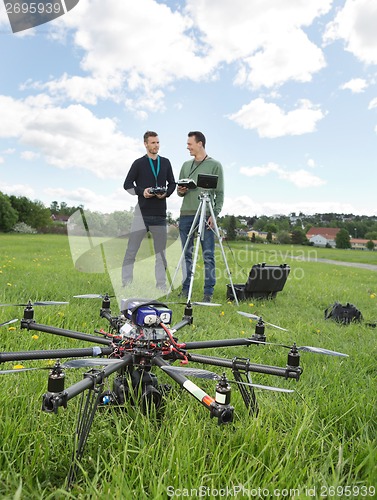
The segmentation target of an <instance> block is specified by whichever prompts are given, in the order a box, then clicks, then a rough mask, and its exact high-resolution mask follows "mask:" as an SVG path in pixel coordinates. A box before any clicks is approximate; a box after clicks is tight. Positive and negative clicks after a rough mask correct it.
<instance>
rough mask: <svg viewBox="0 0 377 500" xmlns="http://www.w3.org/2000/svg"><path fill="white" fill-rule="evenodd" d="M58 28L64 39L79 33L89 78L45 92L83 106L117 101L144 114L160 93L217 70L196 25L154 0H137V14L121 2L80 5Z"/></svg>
mask: <svg viewBox="0 0 377 500" xmlns="http://www.w3.org/2000/svg"><path fill="white" fill-rule="evenodd" d="M58 26H59V29H58V33H59V37H60V38H64V36H63V35H62V30H63V28H64V27H66V28H68V29H72V30H74V43H75V45H76V47H77V48H78V49H79V50H80V52H81V53H82V54H83V55H82V59H81V67H82V69H83V71H84V72H86V73H87V76H82V77H79V76H69V75H64V76H63V77H61V78H59V79H55V80H51V81H49V82H48V83H47V84H45V85H44V86H43V87H42V88H49V89H50V90H51V92H53V93H55V94H60V95H64V94H65V95H66V96H67V97H69V98H70V99H74V100H76V101H79V102H86V103H90V104H93V103H96V102H97V99H99V98H103V99H107V98H112V99H115V100H117V101H120V100H124V101H125V102H126V105H127V106H130V107H131V109H132V110H135V111H136V112H137V111H138V110H142V111H145V110H144V108H143V107H145V106H146V104H147V105H149V106H150V105H151V101H153V104H154V106H156V102H157V100H156V98H155V96H153V92H154V91H155V90H156V89H159V88H162V87H164V86H166V85H169V84H170V83H173V82H175V81H176V80H179V79H191V80H194V81H200V80H202V79H205V78H207V77H208V76H209V75H210V74H211V73H212V71H213V69H214V67H213V65H211V63H210V61H209V59H208V58H207V57H206V56H205V55H204V56H203V53H202V48H203V47H202V44H201V43H200V42H199V41H198V40H197V39H196V38H195V36H193V35H192V32H191V31H190V30H191V29H192V27H193V26H192V20H191V19H190V18H189V17H188V16H186V15H182V14H181V13H180V12H179V11H176V12H173V11H172V10H171V9H170V8H169V7H168V6H167V5H165V4H163V3H159V2H156V1H154V0H138V1H137V2H134V3H133V5H132V8H130V7H129V5H128V4H127V2H119V1H118V0H107V1H106V4H105V5H104V3H103V1H102V0H91V1H90V2H89V1H88V0H81V1H80V4H79V5H78V6H77V7H76V8H75V15H74V16H68V15H67V16H62V17H61V18H60V19H59V20H58ZM59 30H60V31H59ZM80 93H81V94H80ZM81 95H82V97H80V96H81ZM131 95H132V97H130V96H131ZM148 111H150V110H148ZM152 111H155V109H152Z"/></svg>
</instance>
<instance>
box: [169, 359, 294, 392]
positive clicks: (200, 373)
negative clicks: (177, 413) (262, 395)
mask: <svg viewBox="0 0 377 500" xmlns="http://www.w3.org/2000/svg"><path fill="white" fill-rule="evenodd" d="M161 368H162V370H164V371H165V372H167V373H169V372H179V373H181V374H182V375H185V376H187V377H190V376H191V377H196V378H205V379H209V380H221V378H222V377H221V376H220V375H218V374H217V373H214V372H211V371H209V370H203V369H201V368H185V367H182V366H161ZM227 382H229V383H231V384H241V385H248V386H250V387H254V388H256V389H264V390H267V391H275V392H289V393H290V392H294V391H293V390H292V389H283V388H281V387H272V386H270V385H260V384H253V383H249V382H238V381H237V380H227Z"/></svg>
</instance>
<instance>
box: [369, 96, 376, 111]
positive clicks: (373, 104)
mask: <svg viewBox="0 0 377 500" xmlns="http://www.w3.org/2000/svg"><path fill="white" fill-rule="evenodd" d="M374 108H377V97H375V98H374V99H372V100H371V101H370V103H369V105H368V109H374Z"/></svg>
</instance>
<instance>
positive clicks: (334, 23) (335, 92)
mask: <svg viewBox="0 0 377 500" xmlns="http://www.w3.org/2000/svg"><path fill="white" fill-rule="evenodd" d="M376 26H377V2H376V1H375V0H352V1H350V0H334V1H331V0H263V1H262V2H261V1H260V0H248V1H245V0H231V1H230V0H216V2H215V1H214V0H187V1H182V2H178V1H163V0H159V1H155V0H137V1H135V0H134V1H130V0H122V1H119V0H106V1H104V0H80V2H79V3H78V5H77V6H76V7H75V8H73V9H72V10H71V11H69V12H68V13H67V14H66V15H63V16H62V17H60V18H58V19H56V20H54V21H51V22H49V23H47V24H44V25H41V26H39V27H37V28H33V29H29V30H25V31H23V32H20V33H19V34H13V33H12V31H11V28H10V25H9V21H8V18H7V15H6V12H5V7H4V4H3V3H0V58H1V73H0V117H1V119H0V191H2V192H4V193H6V194H9V195H10V194H14V195H17V196H20V195H25V196H27V197H28V198H30V199H32V200H41V201H42V202H43V203H44V204H45V205H46V206H49V204H50V203H51V202H52V201H54V200H56V201H59V202H61V201H65V202H66V203H68V205H80V204H81V205H84V207H85V208H86V209H89V210H95V211H100V212H104V213H106V212H112V211H114V210H128V209H129V208H130V207H132V206H134V205H135V204H136V200H135V198H134V197H131V196H130V195H129V194H127V193H126V192H125V191H124V190H123V181H124V178H125V176H126V174H127V172H128V169H129V167H130V166H131V163H132V161H133V160H134V159H136V158H137V157H139V156H141V155H142V154H144V152H145V150H144V146H143V142H142V136H143V134H144V132H145V131H146V130H155V131H157V132H158V134H159V138H160V143H161V149H160V154H161V155H162V156H167V157H168V158H169V159H170V160H171V162H172V165H173V168H174V172H175V174H176V177H177V178H178V173H179V170H180V167H181V165H182V163H183V162H184V161H186V160H187V159H189V158H190V157H189V154H188V151H187V150H186V139H187V133H188V132H189V131H190V130H201V131H203V132H204V134H205V135H206V137H207V153H208V154H209V155H210V156H212V157H214V158H216V159H218V160H219V161H221V163H222V165H223V167H224V172H225V183H226V191H225V203H224V208H223V212H222V214H221V215H225V214H235V215H239V214H240V215H255V214H256V215H262V214H266V215H274V214H289V213H291V212H296V213H298V212H300V211H302V212H304V213H307V214H311V213H323V212H338V213H354V214H360V215H361V214H366V215H377V198H376V184H377V183H376V177H377V176H376V156H377V155H376V152H377V86H376V81H377V30H376V29H375V27H376ZM179 207H180V199H179V198H178V197H177V196H176V195H175V194H174V195H172V196H171V197H170V198H169V201H168V210H170V211H171V212H172V213H173V214H174V215H178V212H179Z"/></svg>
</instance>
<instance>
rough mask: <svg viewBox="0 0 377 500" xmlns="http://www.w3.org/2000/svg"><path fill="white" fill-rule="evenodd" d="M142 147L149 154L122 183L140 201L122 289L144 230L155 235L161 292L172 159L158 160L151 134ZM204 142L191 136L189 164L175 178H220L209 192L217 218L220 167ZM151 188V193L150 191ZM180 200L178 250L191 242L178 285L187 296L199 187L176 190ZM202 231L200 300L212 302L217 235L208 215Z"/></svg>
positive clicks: (221, 194) (129, 279) (221, 199)
mask: <svg viewBox="0 0 377 500" xmlns="http://www.w3.org/2000/svg"><path fill="white" fill-rule="evenodd" d="M144 145H145V148H146V150H147V154H146V155H145V156H143V157H142V158H139V159H137V160H136V161H135V162H134V163H133V164H132V166H131V169H130V171H129V172H128V174H127V177H126V180H125V182H124V189H126V190H127V191H128V192H129V193H131V194H136V195H137V196H138V198H139V203H138V205H137V207H136V209H135V216H134V220H133V223H132V228H131V234H130V238H129V242H128V248H127V251H126V255H125V257H124V261H123V267H122V282H123V286H126V285H127V284H128V283H130V282H132V279H133V265H134V262H135V258H136V254H137V252H138V250H139V247H140V244H141V241H142V239H143V238H144V236H145V234H146V232H147V231H150V233H151V234H152V236H153V241H154V249H155V255H156V264H155V275H156V286H157V287H158V288H161V289H165V287H166V267H167V266H166V257H165V250H166V235H167V233H166V198H167V197H168V196H170V195H171V194H172V193H173V191H174V189H175V180H174V175H173V171H172V167H171V164H170V161H169V160H168V159H167V158H163V157H160V156H159V155H158V151H159V140H158V136H157V134H156V133H155V132H146V133H145V134H144ZM205 145H206V138H205V136H204V134H203V133H202V132H199V131H194V132H189V134H188V139H187V149H188V150H189V152H190V155H191V156H192V157H193V160H189V161H186V162H185V163H184V164H183V165H182V168H181V171H180V174H179V178H180V179H182V178H190V179H192V180H194V181H195V182H196V181H197V178H198V174H202V173H205V174H212V175H216V176H217V178H218V182H217V187H216V189H213V190H211V191H210V198H211V204H212V207H213V211H214V214H215V216H216V217H217V215H218V214H219V213H220V211H221V209H222V205H223V202H224V177H223V169H222V166H221V163H220V162H218V161H216V160H214V159H213V158H211V157H210V156H208V155H207V153H206V150H205ZM153 187H158V188H166V192H164V193H160V192H159V191H160V190H157V193H155V192H154V190H153ZM151 188H152V189H151ZM177 193H178V196H180V197H182V198H183V200H182V206H181V211H180V220H179V232H180V238H181V243H182V248H184V247H185V245H186V242H187V239H188V238H189V242H188V244H187V247H186V251H185V256H184V257H185V272H184V279H183V283H182V291H181V295H182V296H184V297H187V295H188V291H189V286H190V277H191V273H192V254H193V246H194V234H193V232H192V231H191V232H190V230H191V226H192V224H193V221H194V218H195V214H196V211H197V210H198V207H199V204H200V196H199V189H190V190H188V189H187V188H186V187H182V186H178V188H177ZM206 217H207V221H206V231H205V234H204V237H203V238H202V239H201V246H202V253H203V260H204V266H205V277H204V293H203V301H205V302H210V301H211V300H212V295H213V290H214V286H215V283H216V269H215V255H214V253H215V237H214V232H213V230H212V229H213V221H212V218H211V214H206Z"/></svg>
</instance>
